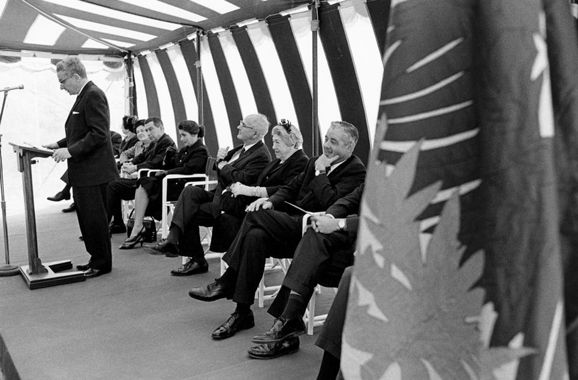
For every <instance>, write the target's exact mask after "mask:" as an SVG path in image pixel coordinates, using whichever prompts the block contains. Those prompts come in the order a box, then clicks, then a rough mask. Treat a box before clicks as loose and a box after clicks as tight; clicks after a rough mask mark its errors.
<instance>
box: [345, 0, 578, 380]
mask: <svg viewBox="0 0 578 380" xmlns="http://www.w3.org/2000/svg"><path fill="white" fill-rule="evenodd" d="M384 22H387V20H384ZM386 41H387V44H386V47H385V49H384V59H383V61H384V77H383V85H382V95H381V103H380V111H379V112H380V117H378V120H381V121H382V123H384V124H385V123H387V128H386V132H385V134H384V136H383V137H381V136H376V139H375V144H374V149H375V153H374V155H373V157H375V159H374V160H371V162H370V163H369V170H368V183H370V184H374V186H368V187H366V190H365V194H364V202H363V204H364V206H365V207H362V214H361V223H360V231H359V239H358V256H357V259H356V264H355V268H354V272H353V273H354V277H353V280H352V285H351V288H350V298H349V305H348V311H347V319H346V325H345V329H344V334H343V341H344V345H343V347H344V348H343V351H342V371H343V374H344V375H345V378H347V379H349V378H351V379H354V378H362V379H380V378H386V379H414V378H415V376H417V375H416V374H419V376H420V377H419V378H420V379H421V378H430V379H458V378H459V379H462V378H463V379H504V380H510V379H511V380H514V379H518V380H528V379H536V380H542V379H543V380H546V379H548V380H558V379H560V380H563V379H568V378H570V379H576V378H578V375H577V374H576V365H577V363H576V361H577V360H578V359H577V358H576V354H577V353H578V351H576V350H575V348H574V347H573V345H575V344H576V341H577V339H576V338H575V335H574V336H572V335H571V333H572V331H568V332H569V333H570V334H569V335H568V336H567V327H569V328H570V329H571V328H572V326H573V323H574V322H573V321H574V320H576V315H577V314H578V302H576V300H577V299H578V291H574V289H576V288H577V286H576V283H577V282H578V281H577V280H575V277H576V276H575V273H576V271H573V268H576V261H577V260H576V258H575V256H576V252H578V249H577V248H576V247H578V197H577V194H578V193H577V192H578V180H577V178H578V170H577V169H578V167H577V164H578V134H577V132H578V115H577V114H576V113H578V97H577V90H578V77H577V76H576V73H577V72H578V67H577V65H578V38H577V35H576V28H575V26H574V21H573V19H572V17H571V13H570V6H569V4H566V3H565V2H559V1H554V0H543V1H539V0H529V1H526V0H524V1H522V0H479V1H465V0H463V1H462V0H438V1H435V2H432V1H425V0H404V1H401V0H400V1H393V2H392V9H391V11H390V19H389V28H388V36H387V39H386ZM420 140H422V141H421V142H420V143H419V144H420V146H419V154H418V155H417V156H416V158H415V163H414V165H415V169H411V170H409V169H407V168H408V167H411V165H409V166H408V164H404V165H403V166H401V167H398V166H399V164H400V163H401V162H402V161H403V160H404V157H405V156H406V155H407V154H409V153H408V152H411V149H412V148H415V146H416V144H417V142H418V141H420ZM412 156H413V155H412ZM403 162H405V161H403ZM376 168H384V170H377V169H376ZM400 170H401V171H403V173H401V174H400V173H399V172H398V173H397V175H394V173H396V171H400ZM390 173H391V174H390ZM369 176H383V177H386V176H387V178H384V181H386V182H385V183H384V184H382V185H379V186H377V185H375V184H379V183H380V182H379V181H377V180H375V179H372V178H369ZM404 176H412V177H413V179H412V181H411V186H409V187H408V188H407V189H405V190H403V191H404V192H405V193H404V194H403V196H404V197H405V200H402V199H399V198H392V195H391V194H389V193H386V192H385V190H384V189H396V190H398V191H402V190H400V189H402V185H401V183H400V184H397V185H396V183H388V182H387V181H390V182H391V181H399V178H400V177H404ZM405 181H407V178H406V179H405ZM433 184H437V185H438V186H439V189H438V191H437V193H436V194H434V195H433V196H431V199H429V201H428V202H426V203H425V204H423V207H422V209H421V210H420V212H419V213H418V215H414V217H413V218H414V219H408V220H404V221H397V219H399V218H403V217H405V219H407V217H408V216H410V215H412V213H411V212H410V210H414V211H415V208H416V204H415V202H414V201H413V199H417V198H416V196H418V197H419V199H421V200H423V199H425V198H426V195H425V194H426V193H424V191H427V192H428V193H427V194H429V193H430V192H431V186H432V185H433ZM396 195H399V194H396ZM428 196H429V195H428ZM388 202H395V204H396V205H398V208H396V209H395V212H392V213H390V214H387V213H386V212H384V210H386V209H387V208H386V207H391V205H386V203H388ZM368 205H371V207H369V206H368ZM420 205H421V203H420ZM376 215H377V216H379V217H376ZM390 219H395V220H396V223H395V228H394V227H392V223H393V222H392V220H390ZM452 220H453V221H452ZM454 227H455V228H454ZM380 234H382V235H383V236H380ZM456 239H457V241H458V242H459V244H457V245H456V243H455V241H456ZM376 241H377V242H376ZM416 241H419V242H420V243H419V249H418V246H416ZM432 242H435V244H433V243H432ZM440 257H441V258H442V259H443V260H445V262H447V268H444V267H443V266H440V265H439V260H440ZM481 257H483V260H482V261H480V258H481ZM416 258H420V260H416ZM456 258H457V260H458V262H459V265H457V266H456V265H455V260H456ZM480 265H482V267H480ZM572 273H574V275H572ZM472 277H473V278H472ZM434 279H436V281H434ZM469 280H472V281H473V283H470V282H469ZM424 281H425V283H429V284H433V285H431V286H423V284H424ZM384 284H388V286H384ZM456 287H457V288H458V289H456ZM480 292H481V293H480ZM564 292H565V293H564ZM480 294H483V297H480ZM416 299H419V300H421V301H420V302H412V301H411V300H416ZM404 300H405V301H404ZM432 300H435V302H432ZM400 301H403V302H400ZM424 303H427V304H428V308H426V309H424V308H423V304H424ZM456 305H461V307H455V306H456ZM400 316H405V319H404V318H401V317H400ZM436 321H437V322H436ZM575 323H578V322H575ZM409 324H411V326H412V327H411V328H408V326H409ZM472 324H473V325H476V326H477V328H474V329H472V328H470V327H471V326H472ZM442 325H443V327H441V326H442ZM570 329H569V330H570ZM575 329H576V330H578V326H577V327H576V328H575ZM433 330H436V331H433ZM440 330H441V331H443V332H444V334H441V333H440ZM367 331H371V333H372V339H375V341H377V342H383V344H381V345H379V344H369V343H368V342H369V341H368V337H367ZM415 331H420V334H414V333H413V332H415ZM392 334H393V336H392ZM469 334H472V335H469ZM573 337H574V338H573ZM476 342H478V343H479V344H477V343H476ZM567 343H568V347H567ZM456 352H457V353H459V354H457V353H456ZM572 353H574V354H573V355H572ZM412 376H413V377H412Z"/></svg>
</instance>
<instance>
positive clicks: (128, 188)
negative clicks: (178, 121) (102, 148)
mask: <svg viewBox="0 0 578 380" xmlns="http://www.w3.org/2000/svg"><path fill="white" fill-rule="evenodd" d="M145 128H146V130H147V133H148V136H149V140H150V141H151V143H150V144H149V146H148V148H147V149H146V150H145V151H144V152H142V153H141V154H139V155H138V156H136V157H135V158H133V159H132V160H131V161H130V162H125V163H124V164H123V165H122V168H121V170H122V171H124V172H126V173H128V174H131V173H133V172H136V171H138V170H139V169H160V168H161V167H162V164H163V160H164V158H165V155H166V153H167V150H168V149H169V148H170V149H175V150H176V147H175V143H174V141H173V139H172V138H171V137H170V136H169V135H167V134H166V133H165V128H164V125H163V122H162V121H161V119H159V118H158V117H150V118H148V119H147V120H146V121H145ZM137 187H138V180H136V179H129V178H119V179H117V180H115V181H112V182H109V183H108V188H107V197H108V221H109V222H110V221H111V219H113V222H112V224H111V226H110V231H111V233H123V232H126V227H125V225H124V223H123V220H122V207H121V200H122V199H125V200H129V199H134V194H135V192H136V189H137Z"/></svg>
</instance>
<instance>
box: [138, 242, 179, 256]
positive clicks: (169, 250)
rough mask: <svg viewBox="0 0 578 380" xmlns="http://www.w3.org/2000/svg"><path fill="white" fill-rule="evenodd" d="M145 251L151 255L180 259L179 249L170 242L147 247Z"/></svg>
mask: <svg viewBox="0 0 578 380" xmlns="http://www.w3.org/2000/svg"><path fill="white" fill-rule="evenodd" d="M145 251H146V252H148V253H150V254H151V255H165V256H166V257H178V256H179V248H178V247H177V246H176V245H174V244H173V243H169V242H168V241H166V240H165V241H161V242H160V243H158V244H157V245H153V246H150V245H149V246H146V247H145Z"/></svg>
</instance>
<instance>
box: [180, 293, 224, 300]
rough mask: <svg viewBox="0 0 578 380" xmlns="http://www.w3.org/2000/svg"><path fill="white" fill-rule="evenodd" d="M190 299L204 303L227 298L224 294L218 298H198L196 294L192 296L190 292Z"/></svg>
mask: <svg viewBox="0 0 578 380" xmlns="http://www.w3.org/2000/svg"><path fill="white" fill-rule="evenodd" d="M189 297H191V298H193V299H196V300H198V301H203V302H213V301H216V300H220V299H222V298H225V297H226V296H225V295H224V294H221V295H219V296H218V297H201V296H197V295H196V294H191V293H190V292H189Z"/></svg>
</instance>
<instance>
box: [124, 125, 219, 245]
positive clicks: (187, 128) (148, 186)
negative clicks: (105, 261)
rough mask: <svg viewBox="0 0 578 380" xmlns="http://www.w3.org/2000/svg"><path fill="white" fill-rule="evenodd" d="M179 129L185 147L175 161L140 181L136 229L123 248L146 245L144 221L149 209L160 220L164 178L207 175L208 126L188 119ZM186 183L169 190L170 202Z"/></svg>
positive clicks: (135, 214)
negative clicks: (206, 131)
mask: <svg viewBox="0 0 578 380" xmlns="http://www.w3.org/2000/svg"><path fill="white" fill-rule="evenodd" d="M178 130H179V137H180V140H181V142H182V143H183V147H182V148H181V149H180V150H179V151H178V152H177V154H176V155H175V156H174V159H173V160H171V159H170V157H168V158H165V162H164V163H163V168H162V170H159V171H156V172H154V175H153V176H146V177H142V178H140V179H138V188H137V189H136V192H135V205H134V207H135V212H134V226H133V229H132V232H131V234H130V236H129V237H128V238H127V239H126V240H125V241H124V243H123V244H122V245H121V246H120V249H131V248H134V247H135V246H136V245H137V244H138V243H141V246H142V243H143V240H144V225H143V220H144V217H145V214H146V213H147V209H151V211H149V213H152V214H153V216H155V217H156V219H159V216H158V212H159V211H160V208H161V194H162V179H163V177H164V176H166V175H169V174H182V175H187V174H196V173H204V172H205V165H206V162H207V157H208V155H209V154H208V149H207V147H206V146H205V145H204V144H203V141H202V139H203V137H204V135H205V132H204V127H202V126H200V125H198V124H197V123H196V122H195V121H192V120H184V121H182V122H180V123H179V125H178ZM167 161H168V162H167ZM186 182H187V180H186V179H182V180H179V181H173V182H172V183H171V186H170V187H169V190H170V191H169V194H168V197H169V199H173V198H176V197H178V196H179V194H180V193H181V191H182V189H183V187H184V185H185V183H186Z"/></svg>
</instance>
